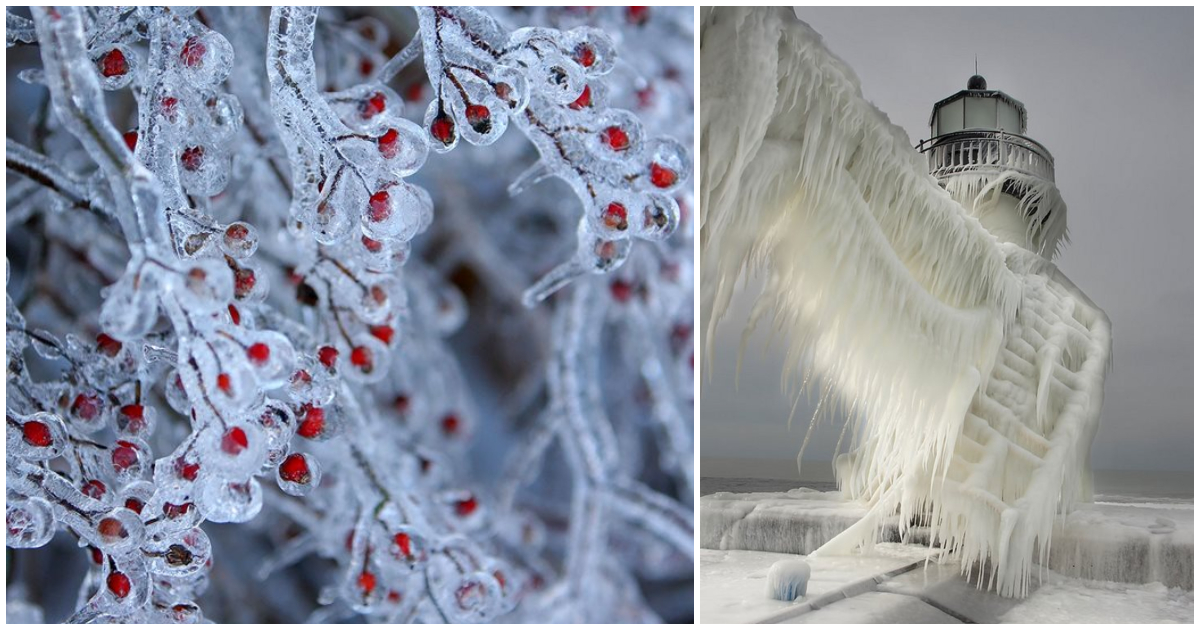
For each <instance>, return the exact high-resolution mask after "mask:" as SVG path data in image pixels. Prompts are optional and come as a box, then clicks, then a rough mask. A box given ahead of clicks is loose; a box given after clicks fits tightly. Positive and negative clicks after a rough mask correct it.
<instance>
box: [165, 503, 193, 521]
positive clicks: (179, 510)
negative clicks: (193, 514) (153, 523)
mask: <svg viewBox="0 0 1200 630" xmlns="http://www.w3.org/2000/svg"><path fill="white" fill-rule="evenodd" d="M191 509H192V504H191V503H184V504H182V505H176V504H174V503H164V504H163V516H166V517H167V518H170V519H176V518H179V517H180V516H183V515H184V514H187V513H188V511H189V510H191Z"/></svg>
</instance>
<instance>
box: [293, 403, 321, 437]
mask: <svg viewBox="0 0 1200 630" xmlns="http://www.w3.org/2000/svg"><path fill="white" fill-rule="evenodd" d="M324 432H325V410H324V409H322V408H320V407H313V406H311V405H307V406H305V408H304V420H302V421H301V422H300V426H299V427H298V428H297V429H296V433H299V434H300V437H304V438H308V439H310V440H311V439H314V438H316V437H319V436H320V435H321V434H322V433H324Z"/></svg>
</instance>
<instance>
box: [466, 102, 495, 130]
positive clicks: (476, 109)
mask: <svg viewBox="0 0 1200 630" xmlns="http://www.w3.org/2000/svg"><path fill="white" fill-rule="evenodd" d="M467 124H469V125H471V128H472V129H474V130H475V131H476V132H477V133H488V132H490V131H491V130H492V112H491V111H489V110H488V108H487V107H484V106H483V105H468V106H467Z"/></svg>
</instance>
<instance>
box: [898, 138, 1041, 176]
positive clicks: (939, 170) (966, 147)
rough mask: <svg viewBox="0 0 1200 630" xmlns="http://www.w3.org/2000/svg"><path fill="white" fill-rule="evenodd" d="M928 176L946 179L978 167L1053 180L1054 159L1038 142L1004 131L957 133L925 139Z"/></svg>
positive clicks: (920, 148) (923, 149)
mask: <svg viewBox="0 0 1200 630" xmlns="http://www.w3.org/2000/svg"><path fill="white" fill-rule="evenodd" d="M916 148H917V151H920V152H921V153H925V154H927V155H928V157H929V173H930V174H931V175H933V176H934V177H947V176H950V175H956V174H958V173H962V172H966V171H970V170H976V169H979V168H988V167H991V168H996V169H1000V170H1012V171H1018V172H1020V173H1025V174H1026V175H1033V176H1035V177H1041V178H1043V179H1047V180H1049V181H1054V158H1053V157H1051V155H1050V151H1048V150H1046V147H1044V146H1042V145H1041V144H1039V143H1038V142H1037V141H1035V140H1033V139H1031V138H1026V137H1025V136H1021V135H1017V134H1012V133H1004V132H1003V131H956V132H954V133H948V134H944V135H941V136H938V137H936V138H930V139H928V140H922V141H921V143H920V144H918V145H917V147H916Z"/></svg>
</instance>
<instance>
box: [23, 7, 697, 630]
mask: <svg viewBox="0 0 1200 630" xmlns="http://www.w3.org/2000/svg"><path fill="white" fill-rule="evenodd" d="M692 29H693V25H692V10H691V9H690V8H681V9H669V8H661V9H660V8H645V7H611V8H596V9H572V8H531V9H504V10H499V9H498V10H494V11H484V10H478V9H471V8H462V7H456V8H446V7H435V8H416V9H415V10H413V9H404V8H377V9H369V10H368V9H363V10H354V9H349V8H342V9H322V10H320V11H318V10H317V9H315V8H308V7H278V8H275V9H269V10H268V9H255V8H228V7H226V8H212V9H209V8H202V9H184V8H155V7H139V8H129V7H115V8H114V7H105V8H93V9H80V8H57V9H53V8H34V9H32V10H29V11H25V10H10V11H9V12H8V13H7V44H8V56H9V67H10V69H16V70H19V75H17V74H12V75H10V80H9V86H8V87H9V95H10V96H9V112H10V114H11V113H12V112H14V111H15V112H18V113H19V114H20V115H23V116H28V120H29V124H28V125H15V124H14V125H10V135H9V139H8V140H7V147H6V148H7V164H8V173H9V177H8V184H9V186H8V195H7V214H6V217H7V234H8V239H7V240H8V247H9V249H8V251H9V254H8V260H7V274H6V289H7V291H6V293H7V309H6V316H7V319H6V332H7V334H6V361H7V387H8V389H7V391H8V398H7V403H6V418H7V434H6V443H7V456H6V466H7V486H6V489H7V506H8V507H7V519H8V520H7V522H8V538H7V541H8V547H9V549H10V553H9V569H10V580H9V588H8V596H7V601H8V610H9V620H12V621H16V620H40V619H43V618H45V619H47V620H50V621H59V620H63V619H68V620H70V621H76V622H84V621H109V622H151V621H176V622H184V621H199V620H204V619H212V620H217V621H230V622H232V621H240V622H252V621H260V622H261V621H286V622H295V621H306V620H307V621H337V620H351V619H358V620H367V621H388V622H409V621H432V622H441V621H453V622H470V621H492V620H500V621H539V622H550V621H594V622H595V621H647V620H654V619H657V618H661V617H667V618H686V617H687V616H688V615H689V614H690V609H691V572H692V516H691V507H690V504H691V496H692V488H693V484H694V477H693V474H694V472H693V470H692V447H693V435H692V422H691V418H692V271H691V270H692V262H691V259H692V256H691V252H692V227H691V221H690V219H689V218H688V216H687V214H686V209H687V208H688V207H689V205H690V203H691V194H690V188H689V182H690V175H691V162H690V157H689V151H688V149H687V147H689V146H690V144H691V135H692V111H693V102H692V96H691V85H692V68H691V63H692ZM18 77H19V78H18ZM468 145H470V146H468ZM216 524H224V525H216ZM34 548H38V549H37V550H36V551H35V550H32V549H34ZM80 577H82V583H78V579H79V578H80ZM75 584H78V591H77V595H75V596H74V597H71V596H70V595H68V594H66V592H65V591H67V590H69V589H71V588H74V585H75ZM72 611H73V612H72Z"/></svg>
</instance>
